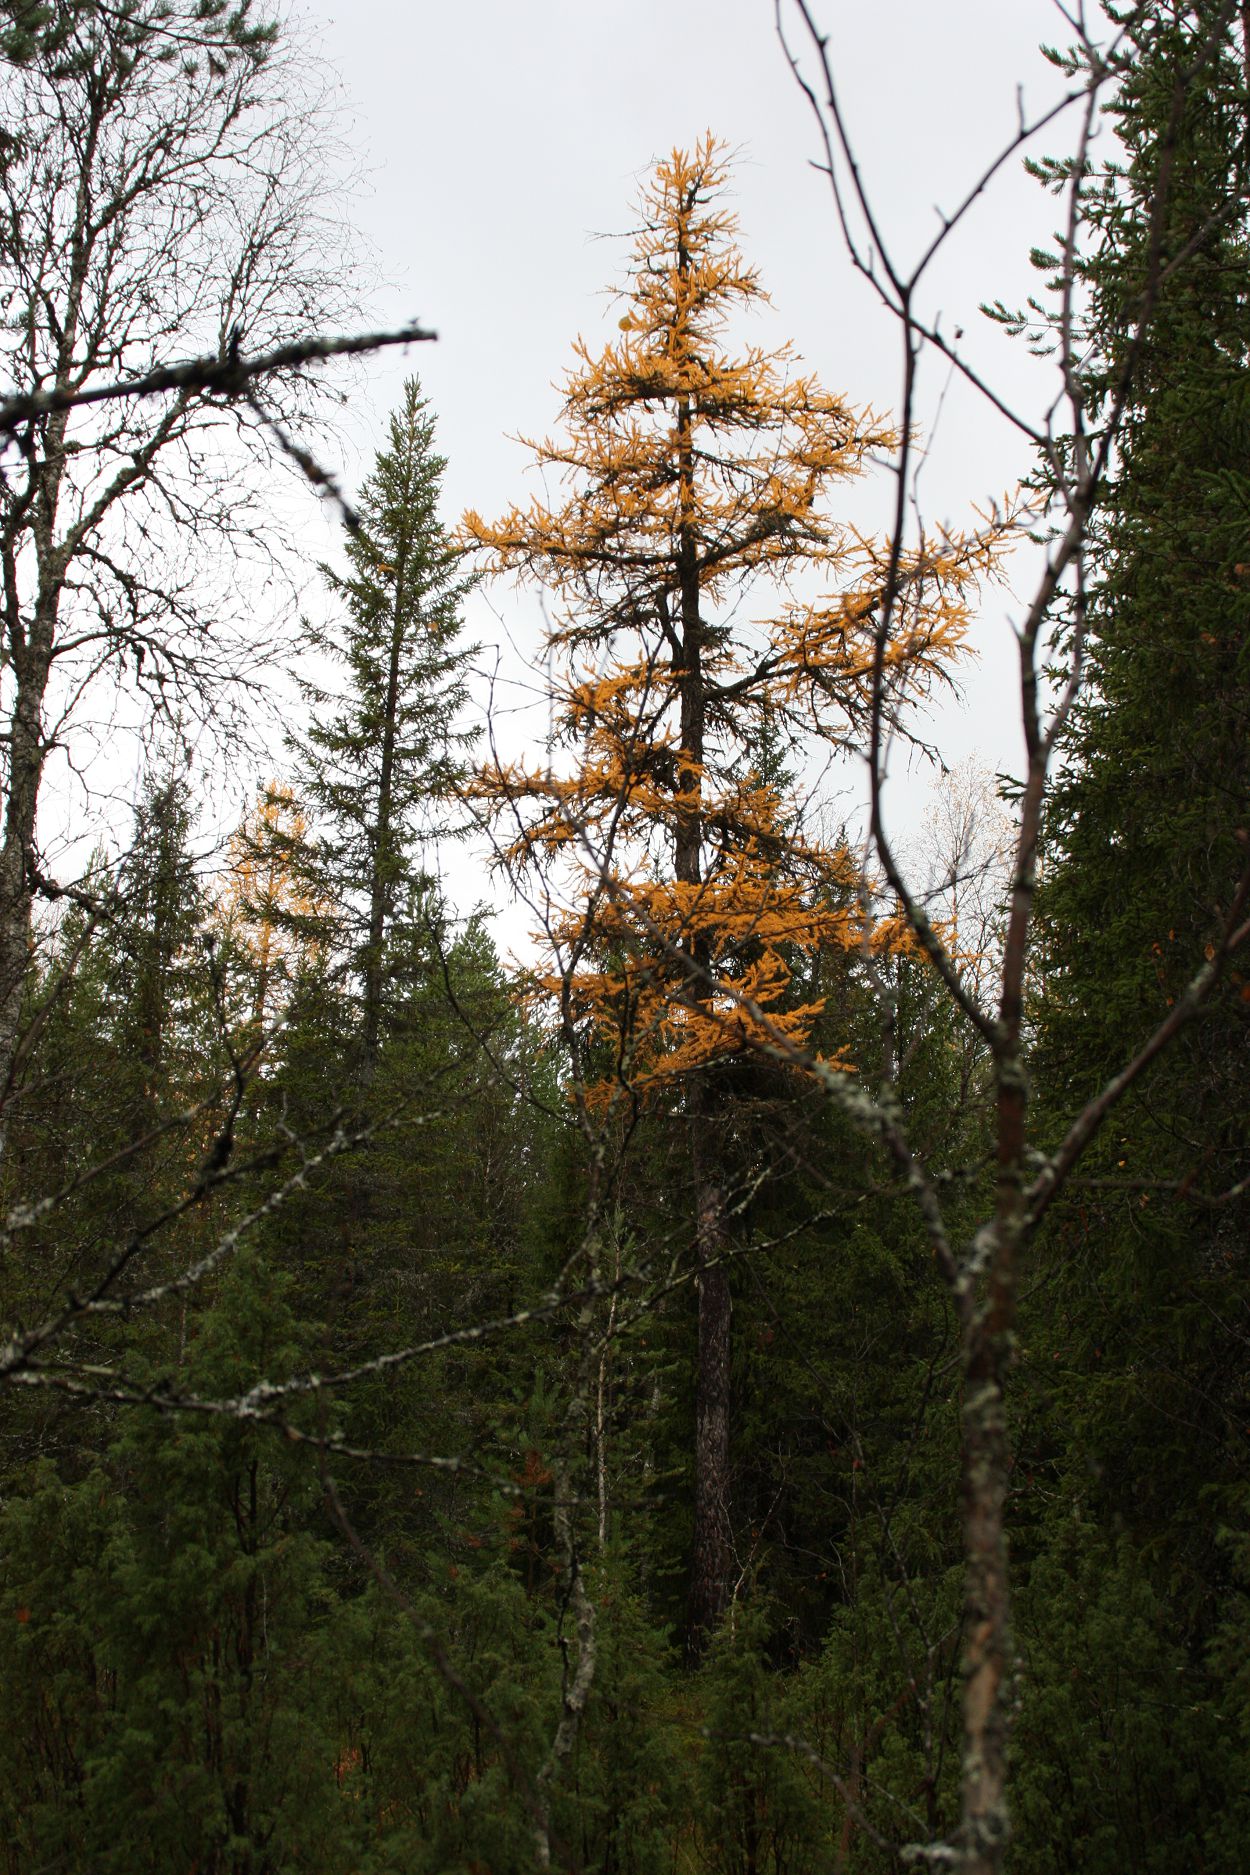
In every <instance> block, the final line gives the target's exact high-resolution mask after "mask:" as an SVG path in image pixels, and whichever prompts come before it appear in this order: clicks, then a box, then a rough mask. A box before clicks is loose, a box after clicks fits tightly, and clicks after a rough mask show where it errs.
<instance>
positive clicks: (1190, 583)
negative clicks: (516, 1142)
mask: <svg viewBox="0 0 1250 1875" xmlns="http://www.w3.org/2000/svg"><path fill="white" fill-rule="evenodd" d="M1214 21H1215V10H1214V9H1213V8H1212V7H1211V6H1208V5H1197V6H1190V7H1177V8H1174V9H1166V10H1163V12H1162V14H1161V15H1159V16H1154V17H1152V19H1151V20H1150V21H1149V22H1148V24H1147V27H1146V29H1145V31H1144V32H1142V33H1140V34H1139V36H1138V43H1137V46H1136V59H1135V62H1134V63H1133V64H1132V66H1131V67H1130V69H1129V71H1128V74H1127V76H1126V78H1125V81H1124V84H1123V86H1122V88H1121V92H1120V105H1119V113H1118V115H1119V127H1120V133H1121V136H1122V137H1123V139H1124V143H1125V147H1126V159H1125V162H1124V164H1123V166H1122V168H1121V170H1119V171H1117V172H1115V173H1113V174H1109V175H1108V176H1106V177H1105V178H1103V179H1099V180H1096V181H1095V182H1093V183H1091V185H1090V189H1089V193H1088V197H1087V201H1086V208H1085V213H1086V218H1087V222H1086V225H1087V231H1088V232H1089V234H1090V247H1089V251H1090V256H1091V257H1090V259H1089V261H1088V263H1087V267H1086V281H1087V284H1088V286H1089V289H1090V293H1091V306H1092V320H1093V337H1094V339H1095V342H1096V351H1095V355H1094V363H1093V365H1092V366H1091V371H1090V380H1089V387H1090V397H1091V406H1092V409H1093V411H1094V413H1095V416H1096V417H1097V415H1098V414H1099V413H1101V412H1104V411H1105V410H1106V408H1107V403H1108V400H1109V398H1110V396H1111V394H1112V387H1114V386H1115V384H1116V383H1117V382H1118V380H1119V376H1120V374H1121V372H1122V371H1123V370H1124V369H1125V367H1126V365H1128V364H1132V365H1133V367H1134V376H1133V380H1132V387H1131V391H1130V394H1129V399H1128V403H1127V407H1126V422H1125V426H1124V431H1123V439H1122V443H1121V446H1120V449H1119V452H1118V456H1117V459H1116V461H1115V463H1114V465H1113V473H1112V480H1111V487H1110V493H1109V499H1108V501H1107V503H1106V505H1105V509H1104V511H1103V515H1102V517H1101V518H1100V520H1099V523H1098V526H1097V528H1096V530H1095V535H1094V547H1095V550H1096V553H1095V561H1094V571H1095V579H1094V583H1093V588H1092V592H1091V596H1090V598H1091V607H1090V628H1091V636H1090V643H1089V648H1088V673H1087V674H1088V680H1089V681H1088V690H1087V696H1086V700H1085V701H1084V702H1083V703H1082V705H1081V707H1080V708H1079V709H1078V710H1077V712H1076V713H1075V715H1074V717H1073V719H1072V722H1071V725H1070V727H1069V731H1068V735H1067V740H1066V755H1067V766H1066V768H1065V769H1064V771H1063V773H1062V775H1061V777H1060V779H1059V783H1058V786H1057V787H1056V789H1055V792H1054V795H1053V799H1052V804H1051V809H1050V816H1049V823H1048V829H1047V833H1048V839H1049V860H1048V864H1047V867H1046V869H1045V872H1044V876H1043V889H1042V893H1041V898H1040V911H1041V917H1042V931H1043V939H1044V951H1043V963H1044V972H1043V979H1042V983H1041V986H1040V992H1039V997H1038V1005H1037V1020H1038V1025H1039V1054H1038V1068H1037V1084H1038V1093H1039V1104H1040V1108H1041V1111H1042V1113H1043V1116H1044V1120H1045V1123H1046V1126H1047V1127H1048V1128H1049V1130H1050V1132H1051V1135H1052V1137H1055V1138H1057V1137H1058V1136H1059V1135H1060V1134H1061V1132H1062V1129H1063V1128H1064V1127H1065V1126H1066V1124H1067V1122H1068V1119H1069V1118H1070V1116H1071V1115H1072V1113H1073V1112H1074V1111H1076V1110H1078V1109H1079V1108H1080V1107H1081V1105H1082V1104H1083V1103H1084V1102H1085V1101H1086V1100H1088V1099H1089V1098H1091V1097H1092V1096H1093V1095H1094V1094H1095V1093H1096V1092H1097V1091H1098V1089H1099V1088H1100V1087H1101V1086H1102V1085H1103V1084H1104V1082H1106V1081H1107V1080H1108V1079H1109V1078H1110V1076H1111V1075H1112V1074H1113V1073H1115V1072H1116V1071H1117V1069H1118V1068H1119V1067H1120V1066H1121V1065H1122V1064H1123V1062H1124V1061H1125V1060H1126V1059H1127V1058H1128V1056H1129V1055H1130V1054H1131V1053H1132V1052H1133V1050H1134V1049H1135V1048H1137V1047H1139V1046H1140V1045H1141V1044H1142V1043H1143V1042H1144V1041H1145V1040H1146V1039H1147V1037H1148V1036H1149V1035H1150V1033H1151V1032H1152V1030H1153V1029H1154V1028H1155V1026H1156V1025H1157V1024H1158V1023H1159V1022H1160V1021H1161V1020H1162V1019H1163V1018H1164V1016H1165V1015H1166V1013H1167V1011H1168V1010H1169V1009H1170V1008H1171V1007H1172V1006H1173V1004H1174V1002H1175V999H1176V998H1177V997H1179V996H1180V994H1181V993H1182V991H1183V988H1184V986H1185V984H1186V983H1187V982H1188V981H1189V980H1190V979H1191V978H1192V977H1193V976H1194V974H1195V973H1196V971H1197V970H1198V969H1199V968H1200V967H1201V965H1202V962H1203V958H1204V955H1205V954H1207V953H1208V951H1209V947H1210V946H1211V945H1212V944H1214V943H1216V942H1217V941H1218V939H1219V936H1220V931H1221V926H1222V923H1223V920H1224V919H1225V917H1226V915H1227V912H1228V908H1229V905H1230V902H1231V899H1232V895H1233V892H1234V889H1235V882H1236V880H1237V878H1238V877H1239V876H1240V874H1241V873H1242V871H1243V869H1244V867H1245V865H1246V859H1247V846H1246V833H1245V830H1246V826H1247V806H1248V804H1250V662H1248V659H1250V632H1248V627H1250V586H1247V584H1246V581H1245V570H1246V569H1245V566H1244V564H1243V558H1244V555H1245V552H1246V549H1245V518H1246V514H1247V507H1246V501H1245V487H1244V464H1245V456H1246V442H1247V435H1248V434H1250V429H1248V422H1247V419H1248V417H1250V364H1248V362H1247V341H1248V338H1250V331H1248V328H1247V320H1246V302H1245V293H1244V276H1245V268H1246V263H1247V258H1248V249H1247V239H1246V230H1245V224H1244V193H1243V177H1242V170H1241V168H1240V165H1241V164H1242V160H1243V151H1242V140H1243V139H1244V136H1245V121H1246V120H1245V111H1246V98H1245V75H1244V71H1243V69H1242V65H1241V58H1240V53H1239V52H1238V51H1237V49H1236V48H1234V47H1233V46H1232V44H1231V43H1230V40H1229V36H1228V35H1227V34H1226V33H1220V34H1218V35H1216V36H1215V37H1214V38H1213V37H1212V33H1211V29H1212V26H1213V23H1214ZM1194 66H1196V67H1197V69H1198V71H1199V72H1200V78H1199V80H1198V82H1196V83H1195V84H1194V85H1193V86H1192V87H1191V88H1190V89H1189V91H1188V92H1187V94H1186V101H1185V105H1184V108H1183V110H1181V111H1180V113H1179V116H1178V115H1177V112H1176V99H1177V79H1178V74H1179V73H1182V72H1184V71H1186V70H1187V69H1190V68H1193V67H1194ZM1165 165H1167V166H1169V168H1170V179H1169V182H1168V188H1167V194H1166V197H1165V205H1164V213H1163V219H1162V227H1161V256H1162V262H1163V265H1164V267H1165V268H1166V270H1167V271H1166V272H1165V275H1164V277H1163V279H1162V283H1161V285H1160V287H1159V289H1158V299H1157V305H1156V306H1155V307H1154V309H1153V313H1152V316H1151V319H1150V323H1149V326H1148V329H1147V332H1146V334H1145V337H1144V338H1143V339H1142V340H1141V341H1140V344H1138V343H1137V341H1136V340H1135V339H1134V337H1133V334H1134V321H1135V319H1136V317H1137V316H1138V313H1139V311H1140V310H1141V308H1142V306H1143V304H1144V300H1143V296H1144V295H1145V294H1146V293H1147V291H1148V289H1149V288H1150V262H1149V251H1150V232H1149V228H1148V226H1147V213H1148V205H1149V203H1150V201H1151V198H1152V195H1153V193H1154V191H1155V189H1156V186H1157V184H1158V182H1159V179H1160V176H1161V174H1162V173H1163V171H1164V168H1165ZM1130 344H1132V345H1134V346H1135V349H1134V350H1133V351H1132V352H1130V350H1129V347H1130ZM1244 989H1245V985H1244V984H1243V981H1242V974H1241V970H1240V968H1239V967H1238V964H1237V960H1234V967H1233V968H1232V969H1231V970H1230V971H1228V972H1227V973H1226V975H1225V978H1224V981H1223V982H1222V983H1221V984H1220V985H1219V986H1218V987H1217V989H1216V991H1215V993H1214V994H1213V995H1212V996H1211V998H1210V999H1209V1001H1208V1002H1207V1004H1206V1006H1205V1007H1204V1008H1203V1010H1202V1012H1201V1013H1200V1015H1199V1017H1198V1018H1197V1020H1196V1021H1195V1022H1194V1023H1192V1024H1191V1025H1190V1027H1189V1028H1188V1029H1187V1030H1186V1031H1185V1032H1184V1033H1183V1035H1182V1036H1181V1037H1180V1039H1179V1041H1178V1042H1177V1043H1176V1045H1175V1046H1174V1047H1173V1048H1172V1049H1171V1050H1170V1051H1169V1052H1168V1054H1167V1056H1166V1058H1165V1059H1164V1060H1163V1061H1161V1062H1160V1063H1159V1064H1158V1065H1157V1067H1155V1068H1154V1069H1153V1070H1152V1071H1150V1072H1149V1073H1148V1074H1147V1075H1145V1076H1143V1078H1142V1080H1141V1081H1140V1082H1139V1083H1138V1084H1137V1086H1136V1087H1135V1088H1134V1089H1133V1091H1132V1092H1131V1093H1130V1095H1129V1096H1128V1098H1127V1099H1126V1100H1125V1101H1124V1102H1123V1103H1122V1105H1121V1106H1120V1107H1119V1109H1118V1110H1117V1112H1116V1114H1115V1115H1114V1117H1113V1119H1112V1121H1111V1122H1110V1124H1109V1125H1108V1127H1107V1128H1106V1129H1105V1131H1104V1133H1103V1135H1102V1136H1101V1138H1100V1140H1099V1142H1098V1143H1097V1145H1096V1147H1095V1148H1094V1150H1093V1151H1092V1152H1091V1153H1089V1154H1088V1155H1087V1157H1086V1159H1085V1161H1084V1162H1083V1165H1082V1167H1081V1175H1080V1176H1079V1177H1078V1179H1077V1180H1076V1183H1075V1186H1074V1188H1073V1190H1072V1192H1071V1194H1070V1196H1069V1198H1068V1199H1067V1201H1066V1202H1065V1204H1064V1206H1063V1207H1062V1210H1061V1212H1060V1214H1059V1215H1058V1216H1056V1217H1055V1218H1054V1220H1053V1221H1052V1224H1051V1227H1050V1230H1049V1232H1048V1235H1047V1238H1046V1239H1045V1241H1044V1242H1043V1243H1042V1245H1041V1246H1040V1247H1039V1257H1040V1263H1041V1268H1040V1272H1039V1274H1040V1276H1041V1280H1040V1282H1039V1283H1038V1285H1037V1287H1036V1288H1035V1290H1034V1291H1033V1293H1032V1294H1031V1296H1030V1297H1029V1299H1028V1301H1027V1302H1026V1307H1025V1314H1024V1325H1023V1332H1022V1341H1023V1344H1024V1348H1025V1362H1024V1371H1023V1381H1024V1389H1023V1402H1024V1403H1023V1405H1022V1409H1021V1410H1022V1415H1023V1424H1022V1430H1021V1470H1022V1472H1023V1474H1024V1477H1025V1480H1026V1482H1025V1483H1024V1484H1023V1485H1022V1486H1021V1489H1020V1499H1021V1534H1022V1536H1023V1537H1024V1538H1025V1541H1024V1542H1021V1543H1018V1547H1017V1554H1018V1555H1019V1557H1020V1560H1021V1562H1022V1564H1023V1565H1024V1567H1025V1569H1026V1571H1027V1589H1026V1592H1025V1597H1024V1602H1023V1607H1022V1614H1021V1644H1022V1654H1023V1671H1024V1682H1023V1711H1022V1718H1021V1723H1020V1730H1019V1736H1018V1741H1017V1746H1016V1761H1017V1765H1018V1771H1017V1783H1018V1788H1019V1791H1020V1799H1019V1812H1020V1819H1021V1833H1022V1842H1021V1846H1020V1849H1019V1851H1018V1853H1017V1863H1016V1866H1018V1867H1020V1868H1027V1869H1028V1870H1030V1871H1032V1870H1033V1869H1041V1870H1052V1869H1053V1870H1056V1871H1058V1870H1061V1869H1062V1870H1068V1869H1072V1870H1076V1869H1080V1870H1081V1871H1082V1875H1086V1871H1097V1872H1100V1871H1103V1870H1106V1871H1107V1872H1108V1875H1110V1872H1111V1871H1112V1870H1114V1869H1123V1868H1125V1867H1133V1868H1142V1869H1156V1868H1157V1869H1159V1870H1163V1869H1165V1868H1173V1867H1176V1866H1178V1865H1179V1864H1181V1863H1184V1864H1185V1865H1186V1866H1188V1867H1193V1868H1202V1869H1208V1868H1209V1869H1212V1870H1214V1869H1217V1868H1218V1869H1224V1868H1240V1867H1244V1866H1245V1865H1246V1864H1245V1852H1244V1848H1242V1847H1241V1846H1239V1844H1240V1843H1244V1830H1243V1831H1242V1834H1241V1837H1240V1838H1238V1835H1237V1831H1236V1829H1235V1828H1234V1827H1232V1825H1231V1823H1230V1819H1231V1818H1232V1817H1234V1816H1235V1815H1238V1814H1240V1810H1239V1806H1240V1804H1241V1801H1242V1797H1241V1793H1242V1792H1244V1789H1245V1784H1246V1758H1245V1742H1244V1739H1240V1740H1239V1739H1238V1738H1237V1737H1236V1736H1235V1733H1234V1732H1233V1731H1232V1730H1230V1727H1229V1723H1228V1715H1229V1711H1230V1701H1232V1702H1233V1703H1234V1704H1236V1703H1238V1702H1239V1697H1240V1696H1239V1695H1236V1694H1234V1690H1233V1686H1232V1685H1231V1684H1230V1681H1229V1679H1228V1677H1227V1676H1228V1672H1229V1664H1230V1663H1229V1657H1228V1655H1227V1653H1225V1652H1223V1651H1222V1650H1221V1646H1220V1644H1219V1642H1218V1640H1217V1637H1218V1636H1221V1635H1226V1634H1227V1633H1228V1631H1229V1623H1230V1621H1232V1620H1234V1619H1235V1618H1236V1617H1235V1616H1234V1614H1233V1610H1234V1609H1235V1608H1238V1607H1239V1606H1240V1588H1239V1586H1238V1584H1237V1581H1236V1576H1235V1572H1234V1569H1233V1567H1232V1565H1233V1562H1234V1556H1235V1549H1236V1546H1235V1545H1233V1544H1231V1543H1230V1542H1229V1541H1228V1540H1227V1539H1226V1538H1222V1537H1221V1531H1222V1530H1227V1529H1228V1528H1229V1527H1230V1526H1231V1527H1232V1528H1234V1529H1239V1530H1244V1528H1245V1506H1246V1493H1247V1484H1248V1482H1250V1477H1248V1474H1247V1453H1248V1451H1250V1447H1248V1446H1247V1442H1246V1437H1245V1427H1246V1424H1247V1423H1248V1420H1250V1362H1248V1361H1247V1358H1246V1345H1247V1342H1246V1331H1247V1327H1248V1326H1250V1316H1248V1315H1247V1305H1246V1287H1245V1276H1246V1264H1245V1242H1246V1229H1247V1224H1248V1223H1250V1211H1248V1210H1247V1203H1246V1199H1245V1197H1244V1196H1242V1197H1240V1198H1237V1197H1235V1196H1228V1195H1226V1194H1228V1193H1230V1191H1231V1190H1232V1188H1233V1187H1235V1186H1236V1185H1237V1184H1238V1183H1239V1182H1240V1181H1242V1180H1244V1177H1245V1172H1246V1166H1247V1154H1248V1152H1250V1131H1248V1130H1247V1123H1246V1116H1247V1107H1246V1100H1245V1063H1246V1059H1247V1051H1248V1048H1250V1001H1248V1000H1247V998H1246V996H1245V994H1244Z"/></svg>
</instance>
